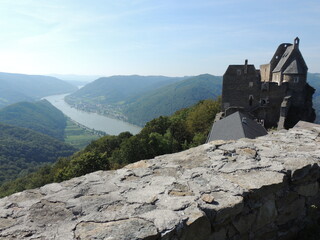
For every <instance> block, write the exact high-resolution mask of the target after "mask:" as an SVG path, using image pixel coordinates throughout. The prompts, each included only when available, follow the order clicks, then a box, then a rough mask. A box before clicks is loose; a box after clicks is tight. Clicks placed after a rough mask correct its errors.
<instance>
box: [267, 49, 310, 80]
mask: <svg viewBox="0 0 320 240" xmlns="http://www.w3.org/2000/svg"><path fill="white" fill-rule="evenodd" d="M307 70H308V67H307V65H306V63H305V61H304V59H303V57H302V54H301V52H300V51H299V48H298V47H295V46H294V45H290V46H288V47H287V49H286V51H285V52H284V53H283V55H282V56H281V59H280V61H279V62H278V64H277V66H276V67H275V68H274V69H273V70H272V72H274V73H275V72H283V73H286V74H304V73H306V72H307Z"/></svg>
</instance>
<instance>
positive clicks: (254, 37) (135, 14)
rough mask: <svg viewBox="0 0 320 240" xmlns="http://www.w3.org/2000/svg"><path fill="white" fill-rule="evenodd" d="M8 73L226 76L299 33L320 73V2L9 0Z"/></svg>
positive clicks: (4, 13)
mask: <svg viewBox="0 0 320 240" xmlns="http://www.w3.org/2000/svg"><path fill="white" fill-rule="evenodd" d="M0 3H1V8H0V27H1V31H2V38H1V40H0V43H1V44H0V50H1V55H0V66H1V68H0V71H1V72H10V73H23V74H35V75H51V76H52V73H55V74H56V75H58V74H60V75H70V74H74V75H87V76H88V75H89V76H90V75H94V76H111V75H132V74H138V75H164V76H196V75H199V74H203V73H209V74H213V75H223V73H224V72H225V70H226V69H227V67H228V65H229V64H242V63H244V60H245V59H248V60H249V63H250V64H254V65H255V67H256V68H259V65H260V64H265V63H268V62H269V61H270V59H271V57H272V55H273V53H274V51H275V50H276V48H277V47H278V45H279V44H281V43H284V42H287V43H292V42H293V40H294V38H295V37H299V38H300V40H301V42H300V49H301V52H302V54H303V56H304V57H305V60H306V62H307V64H308V67H309V71H310V72H312V73H319V72H320V64H319V62H320V56H319V54H318V53H319V52H320V44H319V41H318V39H319V36H320V33H319V31H317V30H318V29H319V24H320V2H319V1H318V0H306V1H303V2H302V1H298V0H290V1H289V0H283V1H276V0H270V1H265V0H264V1H254V0H242V1H236V0H228V1H217V0H200V1H199V0H197V1H196V0H187V1H183V3H182V2H181V1H178V0H163V1H150V0H133V1H126V0H119V1H111V0H92V1H76V0H69V1H62V0H53V1H50V2H44V1H36V0H16V1H10V0H1V1H0Z"/></svg>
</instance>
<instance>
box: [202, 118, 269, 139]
mask: <svg viewBox="0 0 320 240" xmlns="http://www.w3.org/2000/svg"><path fill="white" fill-rule="evenodd" d="M266 134H267V131H266V129H265V128H264V127H263V126H262V125H261V124H259V123H257V122H256V121H254V120H252V119H251V118H250V117H249V116H248V115H247V114H244V113H241V112H235V113H233V114H231V115H229V116H227V117H226V118H223V119H221V120H219V121H217V122H215V123H214V124H213V126H212V129H211V131H210V133H209V136H208V139H207V142H210V141H213V140H237V139H240V138H256V137H260V136H264V135H266Z"/></svg>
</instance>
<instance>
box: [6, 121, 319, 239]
mask: <svg viewBox="0 0 320 240" xmlns="http://www.w3.org/2000/svg"><path fill="white" fill-rule="evenodd" d="M319 133H320V127H318V126H312V127H309V128H308V129H305V128H299V129H298V128H295V129H291V130H289V131H280V132H274V133H272V134H269V135H267V136H264V137H261V138H259V139H255V140H249V139H241V140H238V141H236V142H224V141H216V142H211V143H209V144H205V145H202V146H200V147H197V148H194V149H190V150H188V151H185V152H181V153H177V154H172V155H164V156H160V157H156V158H155V159H152V160H147V161H140V162H137V163H134V164H131V165H128V166H127V167H125V168H123V169H120V170H117V171H106V172H103V171H99V172H95V173H91V174H88V175H85V176H82V177H79V178H74V179H72V180H69V181H65V182H62V183H53V184H49V185H46V186H44V187H42V188H40V189H35V190H28V191H24V192H21V193H17V194H14V195H11V196H9V197H5V198H3V199H0V239H6V240H7V239H46V240H47V239H64V240H67V239H108V240H111V239H112V240H113V239H114V240H119V239H123V240H132V239H148V240H153V239H199V240H202V239H291V238H292V236H296V234H297V232H299V231H300V230H301V229H302V228H304V226H305V225H306V224H308V223H310V222H312V221H313V220H314V216H317V215H315V213H316V211H317V207H318V204H319V202H320V201H319V176H320V174H319V173H320V171H319V166H318V164H319V161H320V148H319V145H320V138H319Z"/></svg>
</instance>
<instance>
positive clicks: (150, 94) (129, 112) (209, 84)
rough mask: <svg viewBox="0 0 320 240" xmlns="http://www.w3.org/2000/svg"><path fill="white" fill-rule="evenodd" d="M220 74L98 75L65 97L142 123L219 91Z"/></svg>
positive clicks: (78, 105) (77, 104)
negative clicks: (167, 75) (106, 76)
mask: <svg viewBox="0 0 320 240" xmlns="http://www.w3.org/2000/svg"><path fill="white" fill-rule="evenodd" d="M221 81H222V77H216V76H213V75H210V74H203V75H199V76H195V77H165V76H138V75H133V76H113V77H109V78H100V79H97V80H96V81H94V82H91V83H89V84H88V85H86V86H84V87H83V88H81V89H79V90H78V91H76V92H74V93H73V94H71V95H69V96H67V97H66V101H67V102H68V103H69V104H71V105H72V106H74V107H76V108H79V109H82V110H85V111H94V112H98V113H100V114H105V115H109V116H110V115H111V116H113V117H116V118H120V119H122V120H125V121H129V122H131V123H134V124H137V125H140V126H143V125H144V124H145V123H146V122H147V121H149V120H151V119H153V118H156V117H159V116H160V115H171V114H173V113H174V112H175V111H176V110H179V109H180V108H184V107H189V106H191V105H193V104H195V103H196V102H198V101H199V100H204V99H208V98H216V97H217V96H218V95H220V93H221Z"/></svg>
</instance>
